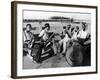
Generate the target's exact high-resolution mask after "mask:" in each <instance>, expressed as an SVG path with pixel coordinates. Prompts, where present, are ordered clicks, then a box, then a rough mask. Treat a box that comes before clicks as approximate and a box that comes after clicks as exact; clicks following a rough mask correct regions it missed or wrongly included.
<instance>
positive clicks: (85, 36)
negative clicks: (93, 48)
mask: <svg viewBox="0 0 100 80" xmlns="http://www.w3.org/2000/svg"><path fill="white" fill-rule="evenodd" d="M88 38H89V33H88V32H87V24H86V23H85V22H82V30H80V31H79V34H78V35H77V39H78V41H79V43H80V44H81V45H84V42H85V41H86V40H88Z"/></svg>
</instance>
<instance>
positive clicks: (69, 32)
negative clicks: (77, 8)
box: [59, 22, 90, 54]
mask: <svg viewBox="0 0 100 80" xmlns="http://www.w3.org/2000/svg"><path fill="white" fill-rule="evenodd" d="M81 26H82V27H81V29H79V26H76V27H71V25H68V26H67V27H66V26H64V27H63V32H62V35H63V36H64V37H63V38H62V39H61V40H60V41H59V44H60V46H61V45H63V51H62V54H65V52H66V48H67V42H69V41H78V42H79V43H80V44H81V45H84V42H85V41H86V40H88V39H89V38H90V34H89V33H88V31H87V23H85V22H82V23H81Z"/></svg>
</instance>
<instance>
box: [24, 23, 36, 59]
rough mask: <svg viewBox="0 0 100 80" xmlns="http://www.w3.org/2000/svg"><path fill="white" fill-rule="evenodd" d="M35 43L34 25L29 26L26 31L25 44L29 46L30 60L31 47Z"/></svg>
mask: <svg viewBox="0 0 100 80" xmlns="http://www.w3.org/2000/svg"><path fill="white" fill-rule="evenodd" d="M33 42H34V33H33V32H32V25H31V24H27V25H26V30H25V31H24V44H25V45H27V46H26V47H27V52H28V56H29V58H30V59H32V57H31V47H32V43H33Z"/></svg>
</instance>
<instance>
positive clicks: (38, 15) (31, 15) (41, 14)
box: [23, 10, 91, 20]
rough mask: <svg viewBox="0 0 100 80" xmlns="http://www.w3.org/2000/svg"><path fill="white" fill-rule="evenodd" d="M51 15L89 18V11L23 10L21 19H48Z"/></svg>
mask: <svg viewBox="0 0 100 80" xmlns="http://www.w3.org/2000/svg"><path fill="white" fill-rule="evenodd" d="M52 16H63V17H68V18H74V19H82V20H90V19H91V14H89V13H76V12H73V13H72V12H51V11H32V10H27V11H23V19H48V18H50V17H52Z"/></svg>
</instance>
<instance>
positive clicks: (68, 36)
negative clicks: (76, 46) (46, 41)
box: [59, 26, 71, 55]
mask: <svg viewBox="0 0 100 80" xmlns="http://www.w3.org/2000/svg"><path fill="white" fill-rule="evenodd" d="M69 30H70V28H69V27H68V28H67V29H66V26H64V27H63V34H65V36H64V38H63V39H62V40H60V41H59V44H60V48H61V45H63V51H62V54H63V55H65V52H66V43H67V42H68V41H69V40H70V38H71V36H70V34H69Z"/></svg>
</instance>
